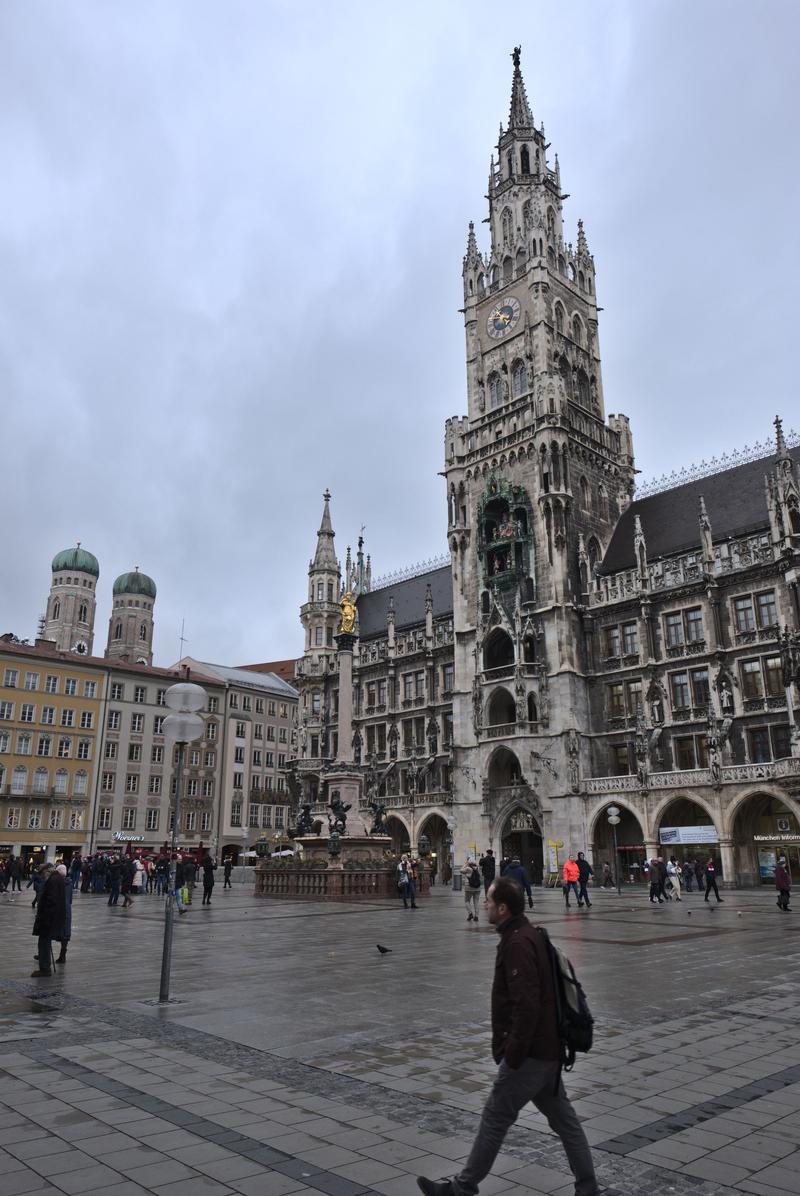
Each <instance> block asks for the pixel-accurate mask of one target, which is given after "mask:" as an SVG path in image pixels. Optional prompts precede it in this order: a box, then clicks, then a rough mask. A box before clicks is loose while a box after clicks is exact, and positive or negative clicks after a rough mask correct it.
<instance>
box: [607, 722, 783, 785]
mask: <svg viewBox="0 0 800 1196" xmlns="http://www.w3.org/2000/svg"><path fill="white" fill-rule="evenodd" d="M744 742H745V750H746V752H747V759H748V762H749V763H751V764H768V763H770V761H772V760H784V759H786V757H787V756H790V755H791V736H790V728H789V726H788V724H780V723H774V724H772V725H771V726H768V727H748V728H747V730H746V731H745V737H744ZM672 746H673V750H674V753H675V768H677V769H681V770H682V769H691V768H708V744H707V740H706V736H705V734H704V733H700V734H695V735H678V736H673V739H672ZM635 764H636V758H635V754H634V750H633V747H632V745H631V744H629V743H616V744H613V745H611V747H610V748H609V771H610V773H611V775H612V776H627V775H629V774H630V773H632V772H634V771H635Z"/></svg>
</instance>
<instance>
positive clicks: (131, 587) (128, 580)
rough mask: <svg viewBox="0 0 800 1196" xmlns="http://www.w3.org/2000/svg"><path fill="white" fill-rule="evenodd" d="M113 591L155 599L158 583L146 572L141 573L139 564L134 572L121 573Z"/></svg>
mask: <svg viewBox="0 0 800 1196" xmlns="http://www.w3.org/2000/svg"><path fill="white" fill-rule="evenodd" d="M113 592H114V593H115V594H139V595H140V596H142V597H144V598H153V599H155V596H156V583H155V582H154V581H153V579H152V577H148V576H147V574H146V573H140V572H139V566H138V565H137V566H136V568H135V569H134V571H133V573H120V575H119V577H118V578H117V580H116V581H115V582H114V586H113Z"/></svg>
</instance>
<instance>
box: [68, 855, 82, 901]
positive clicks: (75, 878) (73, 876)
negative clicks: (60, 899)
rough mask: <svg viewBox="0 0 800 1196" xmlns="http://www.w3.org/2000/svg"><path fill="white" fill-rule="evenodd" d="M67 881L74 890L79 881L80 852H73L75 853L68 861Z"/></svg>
mask: <svg viewBox="0 0 800 1196" xmlns="http://www.w3.org/2000/svg"><path fill="white" fill-rule="evenodd" d="M69 883H70V886H71V888H72V891H73V892H74V891H75V890H76V889H77V887H78V885H79V884H80V883H81V853H80V852H79V851H76V852H75V855H74V856H73V857H72V859H71V860H70V862H69Z"/></svg>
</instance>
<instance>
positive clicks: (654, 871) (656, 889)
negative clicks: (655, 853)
mask: <svg viewBox="0 0 800 1196" xmlns="http://www.w3.org/2000/svg"><path fill="white" fill-rule="evenodd" d="M656 901H657V902H658V904H659V905H663V904H664V899H663V898H662V896H661V861H660V860H651V861H650V904H651V905H655V903H656Z"/></svg>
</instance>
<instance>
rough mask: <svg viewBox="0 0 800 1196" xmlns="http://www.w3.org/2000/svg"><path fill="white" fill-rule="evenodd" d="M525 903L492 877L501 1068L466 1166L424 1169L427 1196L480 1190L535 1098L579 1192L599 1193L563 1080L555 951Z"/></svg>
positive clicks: (464, 1195) (511, 884) (512, 887)
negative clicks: (441, 1174)
mask: <svg viewBox="0 0 800 1196" xmlns="http://www.w3.org/2000/svg"><path fill="white" fill-rule="evenodd" d="M524 909H525V898H524V896H523V891H522V889H521V888H520V886H519V885H518V884H517V883H516V882H515V881H513V880H510V879H509V878H508V877H501V878H500V879H499V880H496V881H495V882H494V884H493V885H492V886H491V888H490V889H489V893H488V895H487V897H486V910H487V914H488V917H489V922H490V924H491V925H492V926H494V927H495V929H496V930H497V933H498V934H499V935H500V943H499V945H498V947H497V963H496V966H495V971H494V983H493V985H492V1001H491V1011H492V1055H493V1056H494V1060H495V1062H496V1063H497V1064H499V1069H498V1072H497V1076H496V1078H495V1081H494V1084H493V1086H492V1091H491V1093H490V1094H489V1099H488V1100H487V1102H486V1105H485V1106H484V1110H483V1115H482V1117H481V1123H480V1126H479V1128H478V1134H477V1137H476V1138H475V1142H474V1143H473V1146H472V1150H471V1151H470V1155H469V1158H468V1159H467V1161H466V1163H465V1164H464V1167H463V1168H462V1170H461V1171H460V1172H459V1173H458V1175H456V1176H454V1177H453V1178H452V1179H448V1180H442V1181H437V1180H433V1179H427V1178H425V1177H424V1176H419V1177H418V1178H417V1185H418V1187H419V1188H420V1189H421V1191H422V1192H423V1193H424V1194H425V1196H476V1194H477V1192H478V1186H479V1184H480V1183H481V1181H482V1180H483V1179H485V1178H486V1176H487V1175H488V1174H489V1172H490V1171H491V1169H492V1165H493V1164H494V1161H495V1159H496V1158H497V1155H498V1153H499V1150H500V1147H501V1146H502V1144H503V1139H504V1138H505V1136H506V1133H507V1132H508V1130H509V1129H510V1128H511V1126H512V1125H513V1124H514V1122H515V1121H516V1120H517V1117H518V1116H519V1114H520V1112H521V1111H522V1109H523V1108H524V1106H525V1105H526V1104H527V1103H528V1102H529V1101H532V1102H533V1104H534V1105H535V1106H536V1108H537V1109H538V1110H539V1112H540V1113H542V1114H544V1116H545V1117H546V1118H547V1123H548V1125H549V1126H550V1128H551V1130H553V1132H554V1133H555V1134H557V1135H558V1137H559V1138H560V1139H561V1142H562V1144H563V1146H564V1150H565V1151H566V1154H567V1160H568V1162H569V1165H570V1168H571V1169H572V1173H573V1175H574V1176H575V1196H599V1192H600V1189H599V1187H598V1184H597V1179H596V1177H595V1173H594V1165H593V1163H592V1155H591V1151H590V1149H589V1143H588V1142H587V1140H586V1135H585V1134H584V1132H583V1129H582V1127H581V1123H580V1121H579V1120H578V1117H577V1114H576V1113H575V1110H574V1109H573V1107H572V1105H571V1104H570V1102H569V1100H568V1099H567V1094H566V1092H565V1091H564V1085H563V1083H562V1080H561V1067H562V1064H563V1062H564V1049H565V1042H564V1039H563V1037H562V1030H561V1029H560V1018H559V1012H558V1011H559V1009H560V1008H561V1007H562V998H561V995H560V993H559V992H558V991H557V982H556V978H555V972H554V970H553V969H554V965H553V956H554V954H555V952H554V950H553V948H552V946H551V945H550V942H549V939H548V938H547V936H546V935H545V934H544V932H543V931H542V930H541V929H540V928H539V927H537V926H532V925H531V924H530V922H529V921H528V919H527V918H526V917H525V914H524V913H523V910H524ZM581 995H582V994H581ZM586 1013H587V1015H588V1009H587V1010H586ZM588 1016H589V1020H590V1021H591V1017H590V1015H588ZM583 1049H587V1048H586V1046H585V1045H584V1047H583Z"/></svg>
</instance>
